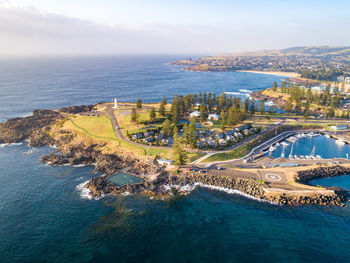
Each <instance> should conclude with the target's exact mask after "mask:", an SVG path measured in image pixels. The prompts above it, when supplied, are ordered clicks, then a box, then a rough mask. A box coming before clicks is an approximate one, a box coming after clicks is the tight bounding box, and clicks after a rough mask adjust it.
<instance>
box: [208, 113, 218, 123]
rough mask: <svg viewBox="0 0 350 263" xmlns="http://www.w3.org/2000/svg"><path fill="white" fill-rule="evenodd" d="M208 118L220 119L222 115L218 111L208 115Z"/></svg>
mask: <svg viewBox="0 0 350 263" xmlns="http://www.w3.org/2000/svg"><path fill="white" fill-rule="evenodd" d="M208 120H214V121H218V120H220V116H219V115H218V114H216V113H211V114H209V115H208Z"/></svg>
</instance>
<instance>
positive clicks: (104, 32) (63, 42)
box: [0, 4, 208, 55]
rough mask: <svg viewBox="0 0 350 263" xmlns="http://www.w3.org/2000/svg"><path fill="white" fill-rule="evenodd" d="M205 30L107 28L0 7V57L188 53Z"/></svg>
mask: <svg viewBox="0 0 350 263" xmlns="http://www.w3.org/2000/svg"><path fill="white" fill-rule="evenodd" d="M207 30H208V29H207V28H197V29H196V31H197V33H195V34H193V28H189V27H184V26H167V25H165V26H164V25H163V26H159V27H144V28H137V29H135V28H126V27H124V26H120V25H114V26H107V25H103V24H98V23H94V22H91V21H87V20H81V19H76V18H72V17H66V16H62V15H56V14H51V13H47V12H43V11H40V10H38V9H35V8H33V7H23V6H12V5H9V4H6V5H2V6H0V36H1V41H0V54H1V55H11V54H17V55H20V54H111V53H174V52H175V53H188V52H193V51H194V49H193V44H194V43H196V42H197V41H194V43H193V42H192V40H193V37H195V38H197V39H198V40H201V39H202V38H203V36H206V32H207ZM189 37H191V38H192V39H191V41H189V39H188V38H189ZM194 46H195V45H194Z"/></svg>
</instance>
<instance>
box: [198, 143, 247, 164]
mask: <svg viewBox="0 0 350 263" xmlns="http://www.w3.org/2000/svg"><path fill="white" fill-rule="evenodd" d="M252 148H253V145H252V143H247V144H244V145H242V146H239V147H238V148H236V149H234V150H232V151H230V152H223V153H218V154H215V155H212V156H210V157H208V158H207V159H205V160H204V161H203V163H208V162H216V161H227V160H231V159H238V158H242V157H243V156H245V155H247V154H248V153H249V152H250V151H251V150H252Z"/></svg>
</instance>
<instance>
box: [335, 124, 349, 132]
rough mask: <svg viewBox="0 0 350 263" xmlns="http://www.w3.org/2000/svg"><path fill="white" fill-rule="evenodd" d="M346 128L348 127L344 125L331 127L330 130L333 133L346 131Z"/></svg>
mask: <svg viewBox="0 0 350 263" xmlns="http://www.w3.org/2000/svg"><path fill="white" fill-rule="evenodd" d="M347 128H348V125H346V124H342V125H334V126H331V129H332V130H335V131H340V130H346V129H347Z"/></svg>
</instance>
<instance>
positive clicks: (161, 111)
mask: <svg viewBox="0 0 350 263" xmlns="http://www.w3.org/2000/svg"><path fill="white" fill-rule="evenodd" d="M158 112H159V115H160V116H162V117H164V116H165V105H164V101H162V102H161V103H160V105H159V110H158Z"/></svg>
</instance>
